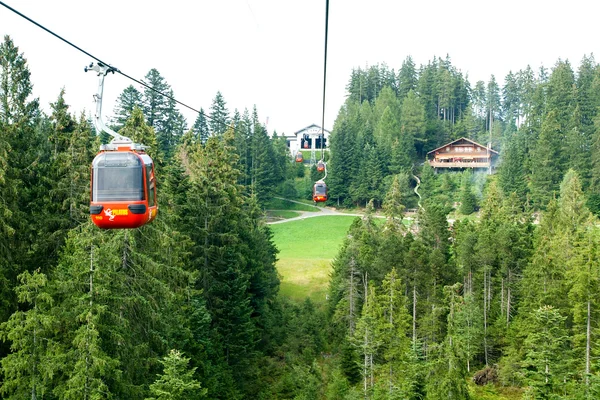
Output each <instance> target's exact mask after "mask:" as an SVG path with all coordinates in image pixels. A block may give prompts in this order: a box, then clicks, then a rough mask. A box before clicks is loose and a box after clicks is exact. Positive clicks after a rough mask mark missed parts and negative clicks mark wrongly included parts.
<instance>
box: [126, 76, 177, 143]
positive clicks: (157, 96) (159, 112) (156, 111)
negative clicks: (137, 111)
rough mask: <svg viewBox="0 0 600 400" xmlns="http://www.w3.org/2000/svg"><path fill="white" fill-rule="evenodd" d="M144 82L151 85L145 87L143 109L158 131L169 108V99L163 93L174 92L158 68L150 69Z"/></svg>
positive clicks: (152, 125)
mask: <svg viewBox="0 0 600 400" xmlns="http://www.w3.org/2000/svg"><path fill="white" fill-rule="evenodd" d="M143 82H144V83H145V84H146V85H148V86H149V87H145V88H144V94H143V107H142V110H143V112H144V116H145V117H146V122H147V123H148V125H149V126H150V127H152V128H154V129H155V130H157V131H158V130H159V129H160V127H161V124H162V123H164V121H165V119H166V113H167V110H168V108H169V99H168V98H167V97H165V96H164V95H163V94H162V93H164V94H170V93H172V92H171V87H170V86H169V84H168V83H167V82H166V81H165V78H163V77H162V76H161V74H160V72H158V70H157V69H156V68H152V69H151V70H150V71H148V73H147V74H146V76H145V77H144V81H143ZM134 108H135V106H134Z"/></svg>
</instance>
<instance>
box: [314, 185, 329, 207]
mask: <svg viewBox="0 0 600 400" xmlns="http://www.w3.org/2000/svg"><path fill="white" fill-rule="evenodd" d="M313 201H314V202H315V203H321V202H324V201H327V185H326V184H325V182H323V181H317V182H316V183H315V185H314V186H313Z"/></svg>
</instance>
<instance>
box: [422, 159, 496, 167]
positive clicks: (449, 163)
mask: <svg viewBox="0 0 600 400" xmlns="http://www.w3.org/2000/svg"><path fill="white" fill-rule="evenodd" d="M429 165H431V166H432V167H433V168H489V167H490V163H489V161H434V160H429Z"/></svg>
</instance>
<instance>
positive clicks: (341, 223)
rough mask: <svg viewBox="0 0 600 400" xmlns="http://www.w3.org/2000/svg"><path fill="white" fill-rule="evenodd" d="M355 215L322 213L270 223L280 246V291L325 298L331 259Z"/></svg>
mask: <svg viewBox="0 0 600 400" xmlns="http://www.w3.org/2000/svg"><path fill="white" fill-rule="evenodd" d="M354 218H355V217H350V216H323V217H315V218H307V219H303V220H299V221H292V222H287V223H284V224H277V225H271V230H272V231H273V240H274V242H275V245H276V246H277V248H278V249H279V255H278V259H279V260H278V261H277V270H278V271H279V274H280V275H281V277H282V280H281V294H283V295H284V296H287V297H289V298H291V299H294V300H298V301H302V300H304V298H305V297H310V298H311V299H312V300H315V301H316V302H319V303H322V302H324V301H325V292H326V291H327V285H328V283H329V272H330V270H331V260H333V258H334V257H335V256H336V254H337V252H338V250H339V248H340V246H341V244H342V242H343V241H344V238H345V237H346V232H347V231H348V228H349V227H350V224H352V221H353V220H354Z"/></svg>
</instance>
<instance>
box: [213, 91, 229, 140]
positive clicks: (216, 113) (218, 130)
mask: <svg viewBox="0 0 600 400" xmlns="http://www.w3.org/2000/svg"><path fill="white" fill-rule="evenodd" d="M209 115H210V121H209V122H208V125H209V126H210V131H211V132H212V134H213V135H222V134H223V133H225V131H226V130H227V126H228V125H229V111H228V110H227V103H226V102H225V99H224V98H223V95H222V94H221V92H217V94H216V95H215V98H214V99H213V102H212V104H211V106H210V114H209Z"/></svg>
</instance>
